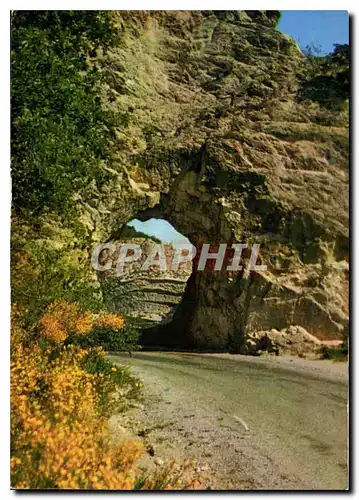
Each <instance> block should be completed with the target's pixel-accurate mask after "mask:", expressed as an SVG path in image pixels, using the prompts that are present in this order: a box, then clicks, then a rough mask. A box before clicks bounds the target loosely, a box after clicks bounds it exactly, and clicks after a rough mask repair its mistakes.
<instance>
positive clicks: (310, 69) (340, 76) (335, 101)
mask: <svg viewBox="0 0 359 500" xmlns="http://www.w3.org/2000/svg"><path fill="white" fill-rule="evenodd" d="M303 52H304V53H305V55H306V56H307V61H306V75H305V78H304V80H303V82H302V84H301V86H300V88H299V91H298V100H299V101H306V100H310V101H314V102H318V103H319V104H320V105H321V106H323V107H324V108H327V109H333V110H340V109H343V107H344V104H345V102H346V101H347V100H348V99H349V97H350V51H349V45H347V44H344V45H340V44H335V49H334V51H333V53H331V54H329V55H327V56H320V55H319V54H320V53H321V49H320V47H318V46H315V45H312V46H307V48H306V49H305V50H304V51H303Z"/></svg>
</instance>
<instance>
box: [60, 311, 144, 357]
mask: <svg viewBox="0 0 359 500" xmlns="http://www.w3.org/2000/svg"><path fill="white" fill-rule="evenodd" d="M139 336H140V333H139V330H138V328H136V326H135V325H134V324H133V323H132V322H131V320H129V319H127V320H126V321H125V326H124V327H123V328H121V329H115V328H110V327H104V326H96V327H95V328H94V329H93V330H92V332H91V333H89V334H88V335H86V336H75V335H73V336H71V337H69V339H68V343H70V344H75V345H80V346H82V347H86V348H87V347H103V348H104V349H105V350H106V351H113V352H121V351H124V352H128V353H131V352H132V351H136V350H137V349H138V348H139V346H138V339H139Z"/></svg>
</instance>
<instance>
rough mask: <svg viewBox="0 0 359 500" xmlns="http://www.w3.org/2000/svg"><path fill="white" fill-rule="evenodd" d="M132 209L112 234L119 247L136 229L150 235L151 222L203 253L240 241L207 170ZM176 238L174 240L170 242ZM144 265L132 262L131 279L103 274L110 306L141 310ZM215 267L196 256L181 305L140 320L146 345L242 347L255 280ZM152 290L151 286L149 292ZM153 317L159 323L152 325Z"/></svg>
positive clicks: (202, 348)
mask: <svg viewBox="0 0 359 500" xmlns="http://www.w3.org/2000/svg"><path fill="white" fill-rule="evenodd" d="M129 208H130V210H129V213H128V217H127V220H125V221H122V224H119V229H118V230H117V232H116V233H113V234H111V235H110V237H109V239H108V240H107V241H108V242H114V243H115V244H116V245H117V244H118V243H119V241H120V240H121V238H122V239H123V238H125V239H126V238H127V239H128V238H129V237H131V235H132V236H133V235H134V234H133V231H139V232H140V233H145V234H146V232H148V231H147V229H148V226H150V227H151V226H152V228H153V227H155V226H156V224H162V226H163V227H167V228H168V227H169V225H170V227H171V226H172V229H171V231H172V234H175V235H176V238H175V242H178V239H183V240H184V241H186V242H190V244H191V245H193V247H195V249H196V255H197V256H198V255H199V250H200V249H201V248H202V246H203V245H204V244H207V245H210V247H211V249H212V248H213V249H214V251H216V248H218V245H220V244H226V245H227V246H228V247H231V246H232V244H233V243H234V242H236V241H238V237H236V236H235V234H234V232H233V229H232V222H231V218H232V217H233V214H231V213H230V211H229V210H228V209H227V207H224V206H223V205H222V204H221V203H219V202H218V199H217V197H216V195H215V193H212V192H211V191H210V189H209V187H207V186H206V185H204V184H203V183H202V182H201V173H200V172H197V171H193V170H191V169H188V170H184V171H183V172H182V173H181V174H180V175H178V177H177V178H176V180H175V181H174V182H173V183H172V185H171V188H170V189H169V191H167V192H165V193H161V194H160V196H159V198H157V200H156V203H153V200H152V198H148V199H146V200H144V203H143V205H142V206H137V207H136V210H133V209H131V207H129ZM234 215H235V216H237V217H238V216H239V215H238V214H237V215H236V214H234ZM161 221H162V222H161ZM140 223H143V224H144V225H142V226H141V225H140ZM129 233H131V234H129ZM178 233H179V235H178ZM148 236H149V235H148V234H147V236H146V237H145V240H146V242H145V243H144V244H145V245H149V244H151V245H152V244H155V243H156V241H152V242H151V241H149V238H148ZM150 236H151V237H153V238H155V239H159V240H162V239H165V240H166V238H164V237H163V235H162V234H158V233H157V234H153V233H152V235H150ZM177 238H178V239H177ZM170 239H171V238H168V239H167V242H168V241H169V240H170ZM172 240H173V238H172ZM144 254H146V251H145V252H144ZM115 257H116V252H115ZM105 260H106V259H105ZM140 264H141V261H140V262H135V263H133V264H131V266H132V267H131V266H130V267H131V269H130V271H131V272H132V273H133V275H132V276H131V272H129V276H128V279H127V283H126V282H125V281H123V282H122V283H121V280H123V277H122V278H121V279H119V278H118V277H117V276H116V275H115V273H114V272H113V269H111V270H109V271H106V272H104V273H101V276H100V277H99V280H100V281H101V289H102V292H103V293H102V295H103V299H104V301H105V302H106V305H107V308H108V309H110V310H113V311H114V312H116V313H121V312H123V313H124V314H126V315H128V314H129V313H130V314H132V315H133V311H134V308H135V306H136V307H137V305H138V307H139V308H141V307H143V304H146V302H145V301H143V300H142V299H141V300H140V298H139V295H138V296H137V297H138V298H137V301H136V300H135V299H134V297H135V295H133V293H135V291H136V286H134V285H136V284H137V283H141V282H142V284H144V285H146V286H147V287H148V286H149V282H148V275H147V274H148V273H147V270H146V275H145V276H144V275H143V274H141V272H142V271H140V269H139V268H140V267H141V265H140ZM125 267H126V266H125ZM209 267H212V268H211V269H207V268H206V269H205V270H204V271H200V272H199V271H198V269H197V268H196V261H195V259H194V260H193V262H192V267H190V266H189V265H188V268H187V275H186V279H183V277H182V279H181V281H182V284H181V287H183V288H181V289H180V292H179V293H178V300H177V303H176V304H173V305H174V306H175V307H171V311H168V314H165V315H164V316H163V317H162V316H161V315H160V314H158V316H157V317H156V316H153V317H152V318H151V317H150V318H148V317H145V316H146V315H145V314H144V315H142V316H143V317H139V318H138V321H139V322H140V327H141V338H140V344H141V345H142V346H143V347H144V348H148V349H149V348H161V349H170V350H176V349H179V350H190V351H204V352H226V351H227V352H228V351H232V352H239V351H240V349H241V347H242V344H243V342H244V331H245V322H246V319H247V314H246V310H247V309H248V304H247V302H246V296H247V292H248V289H249V287H250V286H251V280H252V278H248V277H247V278H246V277H244V279H243V272H242V271H241V272H239V273H234V274H230V273H228V272H227V271H226V268H225V266H224V267H223V268H222V269H220V270H213V266H209ZM157 270H158V268H157ZM162 278H163V277H161V276H158V282H157V284H156V286H157V285H161V280H162ZM141 280H142V281H141ZM136 282H137V283H136ZM165 285H166V284H164V286H165ZM151 286H152V285H151ZM151 286H150V287H149V288H151ZM166 286H167V285H166ZM132 292H133V293H132ZM150 292H151V290H149V291H148V293H150ZM146 293H147V292H146ZM163 295H166V293H165V292H164V293H163V294H162V299H163ZM159 302H160V301H158V302H157V305H156V306H155V307H162V306H158V304H159ZM151 303H153V302H152V299H151ZM145 307H147V305H146V306H145ZM148 307H150V305H149V306H148ZM151 307H152V306H151ZM160 316H161V317H160ZM149 320H150V321H149ZM151 320H157V321H153V322H152V323H151Z"/></svg>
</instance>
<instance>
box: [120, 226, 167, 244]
mask: <svg viewBox="0 0 359 500" xmlns="http://www.w3.org/2000/svg"><path fill="white" fill-rule="evenodd" d="M119 238H120V239H126V240H130V239H132V238H144V239H146V240H152V241H154V242H155V243H162V241H161V240H160V239H159V238H156V236H151V235H149V234H146V233H142V232H141V231H137V230H136V229H135V228H134V227H132V226H128V225H126V226H124V227H123V228H122V230H121V232H120V234H119Z"/></svg>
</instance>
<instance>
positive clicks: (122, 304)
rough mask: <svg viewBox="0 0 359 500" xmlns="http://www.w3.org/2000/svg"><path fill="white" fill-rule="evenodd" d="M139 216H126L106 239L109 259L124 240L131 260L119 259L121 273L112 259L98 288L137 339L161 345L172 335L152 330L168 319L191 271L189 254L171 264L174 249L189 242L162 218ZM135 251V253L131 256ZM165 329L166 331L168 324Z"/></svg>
mask: <svg viewBox="0 0 359 500" xmlns="http://www.w3.org/2000/svg"><path fill="white" fill-rule="evenodd" d="M142 219H143V220H139V219H138V218H134V219H131V220H130V221H129V222H128V223H127V224H125V225H124V226H123V227H122V228H121V229H120V231H119V232H118V233H117V234H116V235H115V236H113V237H112V238H111V239H110V241H112V243H113V244H114V245H115V248H116V249H115V250H114V251H113V254H112V261H113V262H117V258H116V257H117V256H118V254H119V252H121V248H124V246H125V245H127V246H128V250H127V252H126V259H129V260H130V262H128V263H127V262H126V263H125V264H124V268H123V270H122V273H121V274H120V275H119V274H118V268H116V266H114V265H112V267H111V269H110V270H108V271H107V272H106V273H101V276H100V279H101V288H102V292H103V298H104V300H105V302H106V305H107V307H108V308H109V309H111V310H113V311H114V312H116V313H119V314H123V315H124V316H125V317H126V318H127V319H128V320H129V321H131V323H132V324H134V325H135V326H136V327H137V328H139V329H140V331H141V341H140V343H141V345H142V344H144V345H145V346H147V347H149V346H151V345H152V343H153V344H154V345H156V346H157V347H158V343H159V342H163V343H164V345H163V346H162V347H165V345H166V344H167V343H168V344H171V341H170V340H169V342H166V339H163V340H162V341H161V340H160V339H159V338H158V334H156V335H155V332H157V331H162V330H161V328H162V329H163V327H164V326H166V325H169V324H170V323H171V322H172V320H173V318H174V316H175V313H176V311H177V309H178V307H179V305H180V303H181V301H182V298H183V295H184V293H185V289H186V285H187V281H188V279H189V278H190V276H191V273H192V262H191V260H189V259H188V260H185V259H184V261H183V262H182V261H181V262H178V265H177V266H172V263H173V259H174V255H175V254H176V252H178V249H179V248H180V249H184V250H181V253H183V254H184V255H185V254H186V253H188V252H187V250H186V249H187V248H190V247H191V246H192V245H191V243H190V241H189V239H188V238H186V237H185V236H184V235H183V234H181V233H180V232H179V231H177V230H176V229H175V228H174V227H173V225H172V224H171V223H170V222H169V221H168V220H166V219H165V218H158V217H156V218H155V217H151V216H149V217H143V215H142ZM135 246H138V248H139V249H140V251H138V250H136V249H135V248H134V247H135ZM123 251H124V250H123ZM135 251H136V252H137V251H138V252H139V254H138V258H137V259H135V260H133V261H131V255H133V254H134V252H135ZM116 254H117V255H116ZM161 259H162V261H161ZM174 267H175V268H174ZM166 332H167V335H170V328H167V329H166Z"/></svg>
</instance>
